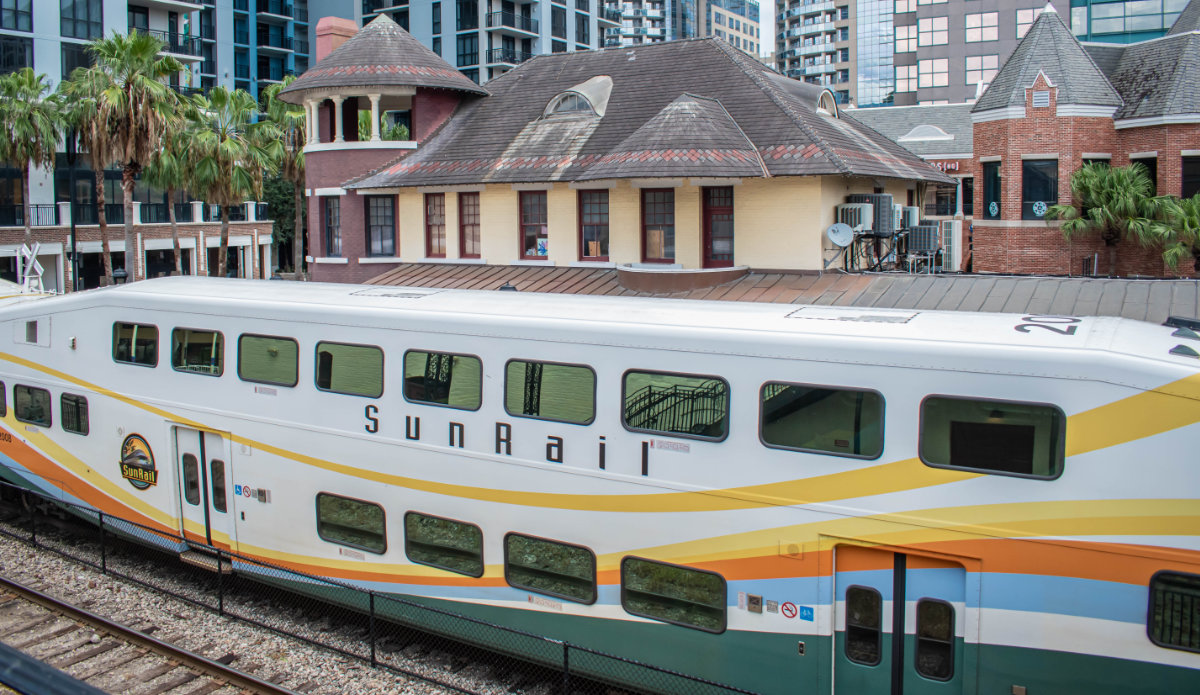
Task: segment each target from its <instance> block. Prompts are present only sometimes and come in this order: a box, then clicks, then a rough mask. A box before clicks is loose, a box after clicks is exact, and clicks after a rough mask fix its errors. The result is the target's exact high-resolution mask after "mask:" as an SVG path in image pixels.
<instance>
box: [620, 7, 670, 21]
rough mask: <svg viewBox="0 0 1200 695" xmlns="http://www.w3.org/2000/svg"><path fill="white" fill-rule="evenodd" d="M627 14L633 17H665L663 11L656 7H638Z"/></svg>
mask: <svg viewBox="0 0 1200 695" xmlns="http://www.w3.org/2000/svg"><path fill="white" fill-rule="evenodd" d="M626 14H627V15H629V16H632V17H645V18H648V19H662V17H663V11H662V10H655V9H637V10H633V11H632V12H628V13H626Z"/></svg>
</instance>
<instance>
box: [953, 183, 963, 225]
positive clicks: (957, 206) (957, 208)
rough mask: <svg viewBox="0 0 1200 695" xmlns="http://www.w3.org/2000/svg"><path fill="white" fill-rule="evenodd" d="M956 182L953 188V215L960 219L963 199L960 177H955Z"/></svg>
mask: <svg viewBox="0 0 1200 695" xmlns="http://www.w3.org/2000/svg"><path fill="white" fill-rule="evenodd" d="M957 181H958V183H957V185H956V187H955V189H954V216H955V217H957V218H958V219H960V220H961V219H962V216H963V208H962V205H963V200H962V188H963V186H962V179H961V178H959V179H957Z"/></svg>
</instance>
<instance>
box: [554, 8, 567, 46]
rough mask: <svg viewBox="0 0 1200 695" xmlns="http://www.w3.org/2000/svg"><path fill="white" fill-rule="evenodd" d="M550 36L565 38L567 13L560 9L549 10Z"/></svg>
mask: <svg viewBox="0 0 1200 695" xmlns="http://www.w3.org/2000/svg"><path fill="white" fill-rule="evenodd" d="M550 34H551V35H552V36H554V37H556V38H560V39H565V38H567V11H566V10H565V9H563V8H561V7H551V8H550Z"/></svg>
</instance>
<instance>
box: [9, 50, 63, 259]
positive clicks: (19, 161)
mask: <svg viewBox="0 0 1200 695" xmlns="http://www.w3.org/2000/svg"><path fill="white" fill-rule="evenodd" d="M0 123H3V129H4V131H3V133H0V159H3V160H7V161H9V162H12V163H13V164H14V165H16V167H17V168H18V169H20V170H21V201H22V203H23V204H24V206H25V210H24V213H25V214H24V218H25V244H26V245H32V244H33V219H32V218H33V215H32V212H33V210H32V208H31V207H30V205H29V167H30V166H31V165H32V166H44V167H49V166H52V165H53V164H54V157H55V154H56V153H57V152H58V140H59V136H60V135H61V134H62V126H63V115H62V108H61V106H60V104H59V101H58V96H57V95H56V94H54V93H53V91H52V90H51V89H50V82H49V81H48V79H47V78H46V76H45V75H39V74H36V73H34V71H33V68H21V69H20V70H17V71H16V72H13V73H10V74H8V75H4V76H3V77H0Z"/></svg>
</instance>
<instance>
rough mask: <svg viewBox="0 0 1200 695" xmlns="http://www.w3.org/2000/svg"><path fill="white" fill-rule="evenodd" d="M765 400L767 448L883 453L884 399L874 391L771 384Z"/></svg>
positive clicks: (865, 454) (762, 428) (762, 423)
mask: <svg viewBox="0 0 1200 695" xmlns="http://www.w3.org/2000/svg"><path fill="white" fill-rule="evenodd" d="M760 398H761V401H762V419H761V420H760V423H759V427H760V432H761V435H762V440H763V443H764V444H766V445H767V446H771V447H779V448H782V449H796V450H798V451H816V452H820V453H823V454H837V455H840V456H861V457H863V458H877V457H879V455H880V454H882V453H883V396H881V395H879V394H878V393H876V392H874V391H862V390H858V389H839V388H832V387H828V386H807V385H803V384H783V383H778V382H769V383H766V384H763V387H762V391H761V394H760Z"/></svg>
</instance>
